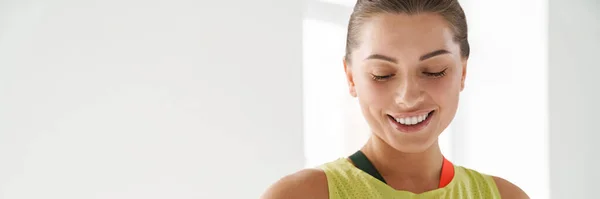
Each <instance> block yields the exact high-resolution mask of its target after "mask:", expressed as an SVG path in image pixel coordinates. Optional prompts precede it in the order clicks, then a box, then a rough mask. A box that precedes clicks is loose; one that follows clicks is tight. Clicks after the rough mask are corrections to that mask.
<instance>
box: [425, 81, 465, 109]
mask: <svg viewBox="0 0 600 199" xmlns="http://www.w3.org/2000/svg"><path fill="white" fill-rule="evenodd" d="M460 86H461V76H460V75H459V74H448V75H447V76H445V77H443V78H441V79H438V80H435V81H431V82H428V84H427V90H428V93H429V95H430V96H431V98H432V99H433V100H434V101H435V103H436V104H438V105H439V106H440V108H442V109H456V106H458V96H459V94H460Z"/></svg>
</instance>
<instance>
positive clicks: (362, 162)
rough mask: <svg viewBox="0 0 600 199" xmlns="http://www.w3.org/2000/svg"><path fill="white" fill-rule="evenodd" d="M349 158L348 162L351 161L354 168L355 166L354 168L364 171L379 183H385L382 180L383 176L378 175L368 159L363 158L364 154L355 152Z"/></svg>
mask: <svg viewBox="0 0 600 199" xmlns="http://www.w3.org/2000/svg"><path fill="white" fill-rule="evenodd" d="M349 158H350V160H352V163H354V166H356V168H358V169H360V170H362V171H364V172H365V173H368V174H369V175H371V176H373V177H374V178H377V179H378V180H379V181H381V182H383V183H386V182H385V180H384V179H383V176H381V174H379V171H377V169H375V166H373V164H372V163H371V161H370V160H369V158H367V156H365V154H364V153H363V152H362V151H360V150H358V151H356V153H354V154H352V155H351V156H350V157H349ZM386 184H387V183H386Z"/></svg>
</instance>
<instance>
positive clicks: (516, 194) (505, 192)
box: [492, 176, 529, 199]
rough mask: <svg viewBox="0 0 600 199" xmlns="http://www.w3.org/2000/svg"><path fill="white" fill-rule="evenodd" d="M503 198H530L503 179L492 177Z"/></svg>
mask: <svg viewBox="0 0 600 199" xmlns="http://www.w3.org/2000/svg"><path fill="white" fill-rule="evenodd" d="M492 177H493V178H494V182H496V186H497V187H498V191H499V192H500V196H501V197H502V198H515V199H529V196H527V194H526V193H525V192H524V191H523V190H522V189H521V188H519V187H518V186H517V185H515V184H513V183H511V182H509V181H508V180H505V179H503V178H501V177H496V176H492Z"/></svg>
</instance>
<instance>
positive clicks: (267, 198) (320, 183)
mask: <svg viewBox="0 0 600 199" xmlns="http://www.w3.org/2000/svg"><path fill="white" fill-rule="evenodd" d="M283 198H285V199H297V198H315V199H328V198H329V190H328V188H327V176H325V172H324V171H322V170H319V169H304V170H301V171H298V172H296V173H294V174H291V175H288V176H285V177H283V178H281V179H280V180H279V181H277V182H276V183H275V184H273V185H271V187H269V189H267V191H266V192H265V193H264V194H263V195H262V197H261V199H283Z"/></svg>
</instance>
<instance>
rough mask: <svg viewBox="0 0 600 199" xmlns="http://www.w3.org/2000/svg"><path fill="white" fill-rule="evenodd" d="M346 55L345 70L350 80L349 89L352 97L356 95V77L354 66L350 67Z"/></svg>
mask: <svg viewBox="0 0 600 199" xmlns="http://www.w3.org/2000/svg"><path fill="white" fill-rule="evenodd" d="M346 60H347V59H346V57H344V60H343V61H344V72H346V80H347V81H348V89H349V91H350V95H352V97H356V88H355V87H354V78H353V77H352V68H350V66H349V64H348V62H347V61H346Z"/></svg>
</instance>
